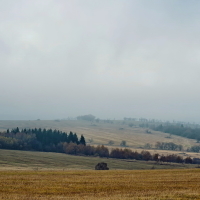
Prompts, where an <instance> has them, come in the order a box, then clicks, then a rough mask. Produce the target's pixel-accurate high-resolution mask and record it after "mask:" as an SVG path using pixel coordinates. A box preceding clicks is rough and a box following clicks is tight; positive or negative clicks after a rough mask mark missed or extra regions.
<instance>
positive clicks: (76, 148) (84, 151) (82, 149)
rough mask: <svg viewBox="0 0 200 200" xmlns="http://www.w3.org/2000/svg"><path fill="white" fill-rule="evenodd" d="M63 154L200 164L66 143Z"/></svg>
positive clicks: (170, 157) (165, 156) (166, 157)
mask: <svg viewBox="0 0 200 200" xmlns="http://www.w3.org/2000/svg"><path fill="white" fill-rule="evenodd" d="M63 152H64V153H67V154H72V155H87V156H99V157H107V158H116V159H135V160H145V161H149V160H151V161H156V162H159V161H160V162H173V163H191V164H192V163H194V164H196V163H200V161H199V160H198V162H197V160H196V159H192V158H190V157H186V158H185V159H184V158H183V157H182V156H179V155H175V154H172V155H159V154H153V155H152V154H151V153H150V152H149V151H142V152H141V153H139V152H137V151H132V150H131V149H127V148H126V149H119V148H114V149H112V150H111V151H110V152H109V150H108V148H107V147H105V146H104V145H99V146H97V147H94V146H90V145H86V146H84V145H77V144H75V143H64V144H63Z"/></svg>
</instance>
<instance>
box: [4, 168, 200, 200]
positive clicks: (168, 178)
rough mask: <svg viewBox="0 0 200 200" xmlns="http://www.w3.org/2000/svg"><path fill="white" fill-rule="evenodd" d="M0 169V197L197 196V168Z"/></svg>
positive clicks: (112, 199) (90, 199) (113, 198)
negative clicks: (103, 169)
mask: <svg viewBox="0 0 200 200" xmlns="http://www.w3.org/2000/svg"><path fill="white" fill-rule="evenodd" d="M149 172H150V171H147V170H143V171H129V170H126V171H124V170H113V171H94V170H93V171H92V170H87V171H86V170H84V171H80V170H79V171H77V170H76V171H66V172H62V171H60V172H56V171H54V172H52V171H48V172H47V171H45V172H38V171H37V172H34V171H20V172H19V171H18V172H16V171H15V172H12V171H4V172H0V194H1V195H0V199H7V200H10V199H12V200H13V199H14V200H19V199H20V200H25V199H26V200H27V199H34V200H44V199H63V200H64V199H70V200H72V199H87V200H94V199H104V200H105V199H109V200H121V199H123V200H124V199H149V200H153V199H154V200H159V199H168V200H169V199H177V200H178V199H200V190H199V188H200V181H199V179H200V170H199V169H187V170H152V171H151V173H149Z"/></svg>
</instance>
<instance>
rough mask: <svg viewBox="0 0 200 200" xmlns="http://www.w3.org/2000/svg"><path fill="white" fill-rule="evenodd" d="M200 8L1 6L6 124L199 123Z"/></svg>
mask: <svg viewBox="0 0 200 200" xmlns="http://www.w3.org/2000/svg"><path fill="white" fill-rule="evenodd" d="M199 10H200V1H199V0H42V1H41V0H18V1H16V0H0V119H27V120H29V119H30V120H31V119H37V118H40V119H56V118H60V119H61V118H67V117H76V116H78V115H84V114H93V115H95V116H96V117H99V118H116V119H120V118H123V117H145V118H149V119H150V118H155V119H163V120H167V119H168V120H173V119H174V120H183V121H190V122H197V123H198V122H200V12H199Z"/></svg>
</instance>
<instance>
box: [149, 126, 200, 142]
mask: <svg viewBox="0 0 200 200" xmlns="http://www.w3.org/2000/svg"><path fill="white" fill-rule="evenodd" d="M149 127H150V128H151V129H153V130H155V131H161V132H164V133H170V134H173V135H178V136H182V137H186V138H189V139H196V140H197V142H199V141H200V128H191V127H184V125H183V124H180V125H172V124H168V125H167V124H166V125H162V124H160V125H158V126H156V125H151V126H149Z"/></svg>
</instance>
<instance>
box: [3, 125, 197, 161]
mask: <svg viewBox="0 0 200 200" xmlns="http://www.w3.org/2000/svg"><path fill="white" fill-rule="evenodd" d="M159 145H162V144H159ZM0 148H1V149H13V150H28V151H32V150H33V151H46V152H59V153H67V154H72V155H85V156H99V157H106V158H116V159H135V160H145V161H149V160H152V161H153V160H154V161H161V162H177V163H194V161H193V160H192V159H191V158H190V157H187V158H185V159H184V158H183V157H181V156H178V155H175V154H172V155H167V156H165V155H161V156H160V155H159V154H153V155H152V154H151V153H150V152H149V151H145V150H143V151H142V152H140V153H139V152H137V151H132V150H131V149H128V148H125V149H120V148H114V149H111V151H109V149H108V148H107V147H105V146H104V145H98V146H90V145H86V142H85V138H84V136H83V135H81V137H80V139H79V138H78V137H77V135H76V133H73V132H70V133H69V134H67V133H66V132H62V131H59V130H52V129H41V128H38V129H37V128H35V129H21V130H20V129H19V128H18V127H17V128H15V129H12V130H9V129H8V130H7V131H5V132H0Z"/></svg>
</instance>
